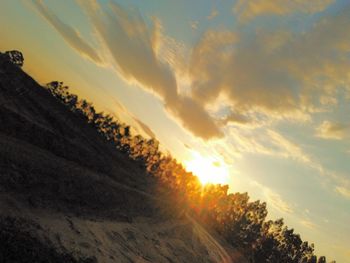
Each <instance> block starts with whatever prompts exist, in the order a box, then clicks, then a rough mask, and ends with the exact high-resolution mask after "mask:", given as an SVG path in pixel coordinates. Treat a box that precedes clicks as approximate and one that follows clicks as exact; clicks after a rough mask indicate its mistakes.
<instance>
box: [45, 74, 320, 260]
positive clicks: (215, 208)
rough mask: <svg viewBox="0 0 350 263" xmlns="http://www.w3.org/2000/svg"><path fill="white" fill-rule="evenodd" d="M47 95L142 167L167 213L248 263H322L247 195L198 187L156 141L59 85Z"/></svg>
mask: <svg viewBox="0 0 350 263" xmlns="http://www.w3.org/2000/svg"><path fill="white" fill-rule="evenodd" d="M47 89H48V90H49V91H50V92H51V94H52V95H53V96H54V97H55V98H57V99H58V100H59V101H61V102H62V103H63V104H64V105H66V106H67V107H68V108H69V109H70V110H71V111H72V112H74V113H75V114H78V115H80V116H82V117H83V118H84V119H85V120H86V121H87V122H88V123H89V124H90V125H91V126H92V127H94V128H95V129H97V130H98V132H99V133H100V134H101V135H102V136H103V137H104V139H105V140H106V141H108V142H109V143H111V144H112V145H113V146H114V147H115V148H117V149H118V150H119V151H121V152H123V153H124V154H127V155H128V156H129V157H130V158H132V159H133V160H135V161H137V162H139V163H140V164H142V166H144V167H145V169H146V170H147V172H148V173H149V174H150V175H152V176H153V177H155V178H157V180H158V181H159V183H160V184H161V185H162V189H160V193H159V194H160V195H164V196H166V198H164V200H167V202H170V204H169V203H168V204H167V205H168V206H169V207H171V213H180V214H181V213H183V212H186V213H189V214H191V215H192V216H195V217H196V218H197V219H198V220H200V221H202V222H204V223H206V224H207V225H209V226H211V227H212V228H213V229H215V230H216V231H217V232H218V233H220V234H221V235H222V236H223V237H224V238H225V239H226V240H227V241H228V242H229V243H231V244H233V245H234V246H236V247H239V248H240V249H241V251H242V252H243V253H244V254H245V255H246V257H247V258H248V259H249V260H250V261H251V262H259V263H264V262H266V263H273V262H276V263H277V262H291V263H313V262H315V263H316V262H319V263H320V262H326V259H325V257H319V258H318V260H317V257H316V256H315V255H314V246H313V244H311V245H309V244H308V242H304V241H302V239H301V238H300V236H299V235H298V234H295V233H294V230H293V229H289V228H287V227H286V226H284V223H283V220H282V219H279V220H276V221H271V220H269V221H266V216H267V209H266V203H261V202H260V201H249V196H248V194H247V193H243V194H242V193H228V186H226V185H205V186H202V185H200V183H199V181H198V178H197V177H196V176H194V175H193V174H192V173H189V172H187V171H186V170H185V168H184V167H183V166H182V165H181V164H179V163H178V162H177V161H176V160H175V159H174V158H172V157H171V156H170V155H164V154H163V153H162V152H161V151H160V150H159V143H158V141H157V140H155V139H149V140H148V139H145V138H143V137H142V136H140V135H136V136H133V135H131V133H130V128H129V126H126V125H125V124H122V123H120V122H118V121H117V120H115V119H113V117H111V116H110V115H108V114H104V113H103V112H99V113H98V112H96V110H95V108H94V106H93V104H92V103H90V102H87V101H86V100H78V97H77V96H76V95H74V94H70V93H69V91H68V87H67V86H63V83H62V82H57V81H54V82H51V83H49V84H47Z"/></svg>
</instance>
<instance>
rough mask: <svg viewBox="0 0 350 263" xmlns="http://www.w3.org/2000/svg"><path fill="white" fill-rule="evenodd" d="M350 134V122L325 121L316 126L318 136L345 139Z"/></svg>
mask: <svg viewBox="0 0 350 263" xmlns="http://www.w3.org/2000/svg"><path fill="white" fill-rule="evenodd" d="M349 134H350V124H344V123H339V122H331V121H323V122H322V123H321V125H320V126H319V127H317V128H316V136H317V137H319V138H322V139H332V140H343V139H345V138H348V137H349Z"/></svg>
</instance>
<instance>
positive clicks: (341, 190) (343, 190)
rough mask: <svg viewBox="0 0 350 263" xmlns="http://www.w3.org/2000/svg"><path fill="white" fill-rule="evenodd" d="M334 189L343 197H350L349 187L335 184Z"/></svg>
mask: <svg viewBox="0 0 350 263" xmlns="http://www.w3.org/2000/svg"><path fill="white" fill-rule="evenodd" d="M335 191H336V192H337V193H338V194H340V195H342V196H343V197H345V198H349V199H350V187H349V188H346V187H344V186H337V187H336V188H335Z"/></svg>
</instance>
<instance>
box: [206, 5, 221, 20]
mask: <svg viewBox="0 0 350 263" xmlns="http://www.w3.org/2000/svg"><path fill="white" fill-rule="evenodd" d="M218 15H219V12H218V10H217V9H216V8H213V9H212V10H211V12H210V15H208V16H207V19H208V20H212V19H214V18H215V17H217V16H218Z"/></svg>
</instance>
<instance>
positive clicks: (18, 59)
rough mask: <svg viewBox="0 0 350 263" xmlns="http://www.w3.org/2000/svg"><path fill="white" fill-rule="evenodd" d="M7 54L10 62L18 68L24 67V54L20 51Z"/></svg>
mask: <svg viewBox="0 0 350 263" xmlns="http://www.w3.org/2000/svg"><path fill="white" fill-rule="evenodd" d="M5 54H6V55H7V57H8V58H9V60H10V61H11V62H12V63H13V64H15V65H16V66H18V67H22V66H23V63H24V57H23V54H22V53H21V52H20V51H18V50H11V51H6V52H5Z"/></svg>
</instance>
